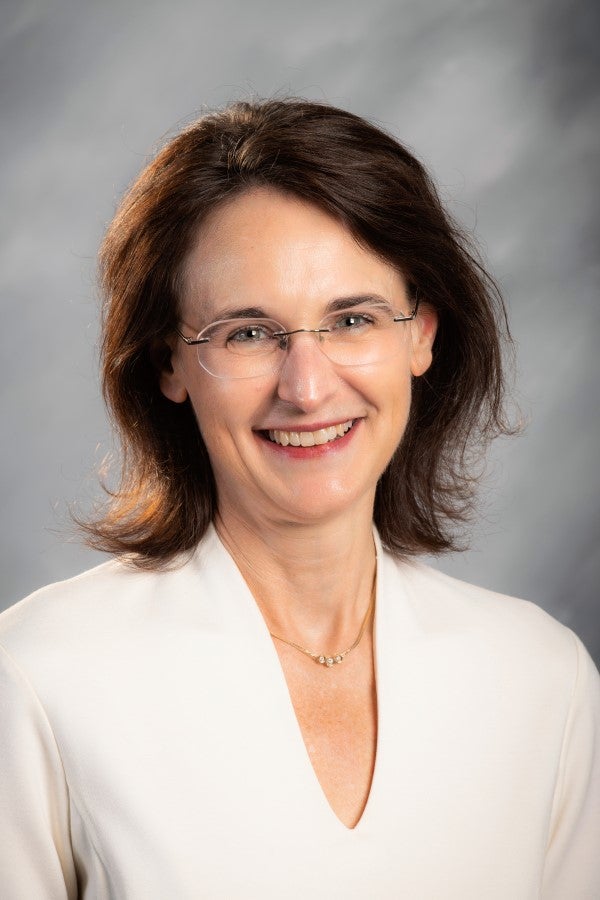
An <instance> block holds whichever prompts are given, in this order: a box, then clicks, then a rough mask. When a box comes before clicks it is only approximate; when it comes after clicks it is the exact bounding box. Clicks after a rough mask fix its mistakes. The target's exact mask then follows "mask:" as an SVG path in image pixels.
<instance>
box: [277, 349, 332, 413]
mask: <svg viewBox="0 0 600 900" xmlns="http://www.w3.org/2000/svg"><path fill="white" fill-rule="evenodd" d="M338 384H339V376H338V374H337V372H336V370H335V366H334V364H333V363H332V362H331V360H330V359H329V358H328V357H327V356H326V355H325V354H324V353H323V351H322V350H321V348H320V346H319V338H318V335H317V334H314V333H311V332H310V331H298V332H294V333H292V336H291V337H288V349H287V352H286V355H285V359H284V361H283V365H282V367H281V369H280V371H279V380H278V384H277V396H278V397H279V398H280V399H281V400H285V401H286V402H287V403H291V404H293V405H294V406H295V407H296V408H298V409H300V410H302V411H303V412H313V411H315V410H317V409H318V408H319V407H320V406H322V405H323V403H324V401H326V400H328V399H329V398H330V397H331V395H332V394H334V393H335V391H336V390H337V388H338Z"/></svg>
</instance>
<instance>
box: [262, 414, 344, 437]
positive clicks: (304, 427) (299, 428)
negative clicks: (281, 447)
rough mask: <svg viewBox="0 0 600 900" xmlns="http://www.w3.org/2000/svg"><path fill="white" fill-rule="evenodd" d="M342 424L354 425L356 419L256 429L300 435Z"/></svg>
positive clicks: (268, 426) (267, 426)
mask: <svg viewBox="0 0 600 900" xmlns="http://www.w3.org/2000/svg"><path fill="white" fill-rule="evenodd" d="M344 422H352V424H354V423H355V422H356V418H355V417H353V416H346V418H345V419H330V420H329V421H328V422H317V423H310V424H305V423H304V422H303V423H302V424H299V423H296V424H295V425H265V427H264V428H258V429H257V431H295V432H297V433H298V434H301V433H302V432H303V431H320V430H321V429H322V428H331V427H332V426H335V425H343V424H344Z"/></svg>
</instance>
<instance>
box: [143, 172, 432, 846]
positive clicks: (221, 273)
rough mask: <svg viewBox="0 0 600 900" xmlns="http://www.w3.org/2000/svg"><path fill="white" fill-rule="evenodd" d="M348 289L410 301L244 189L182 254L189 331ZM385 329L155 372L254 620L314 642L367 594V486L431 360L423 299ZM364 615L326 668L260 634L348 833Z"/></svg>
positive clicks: (360, 785) (369, 738) (393, 282)
mask: <svg viewBox="0 0 600 900" xmlns="http://www.w3.org/2000/svg"><path fill="white" fill-rule="evenodd" d="M357 294H361V295H362V294H377V295H379V296H381V297H383V298H385V299H386V300H387V301H388V302H389V304H390V306H392V307H393V308H394V309H396V310H400V311H402V312H404V313H408V312H410V311H411V304H410V302H409V300H408V297H407V291H406V285H405V281H404V278H403V277H402V275H401V274H400V273H399V272H397V271H396V270H395V269H394V268H393V267H391V266H390V265H388V264H386V263H384V262H382V260H381V259H379V258H378V257H377V256H376V255H375V254H374V253H372V252H371V251H368V250H365V249H364V248H362V247H360V246H359V245H358V244H357V243H356V241H355V240H354V238H353V237H352V235H351V234H350V233H349V232H348V231H347V230H346V229H345V228H344V227H343V226H342V225H341V224H340V223H338V222H337V221H336V220H334V219H333V218H331V217H329V216H328V215H326V214H325V213H323V212H321V211H320V210H319V209H318V208H317V207H314V206H312V205H310V204H307V203H304V202H302V201H300V200H297V199H295V198H291V197H289V196H286V195H283V194H280V193H278V192H275V191H273V190H271V189H266V188H260V189H253V190H251V191H250V192H248V193H245V194H243V195H242V196H240V197H238V198H236V199H235V200H233V201H231V202H230V203H228V204H227V205H225V206H222V207H220V208H219V209H218V210H217V211H216V212H215V213H213V214H212V217H211V218H210V219H209V221H208V223H206V224H205V225H204V227H203V228H202V231H201V233H200V234H199V236H198V239H197V242H196V245H195V247H194V248H193V249H192V251H191V253H190V254H189V258H188V260H187V269H186V290H185V296H184V298H183V301H182V308H181V311H180V313H181V320H182V323H183V324H182V330H183V332H184V333H185V334H186V335H193V334H194V333H195V332H196V333H197V332H198V331H199V330H200V329H201V328H202V327H204V326H205V325H206V324H208V323H210V322H212V321H215V320H216V319H219V318H222V317H225V316H226V315H227V314H228V313H227V311H228V310H230V309H232V308H236V307H237V308H244V307H260V308H261V309H262V310H264V315H266V316H268V317H271V318H274V319H276V320H277V321H279V322H281V324H282V325H283V326H284V327H285V328H286V329H289V330H292V329H295V328H301V327H308V328H314V327H315V326H316V325H317V323H318V322H319V321H320V320H321V318H322V317H323V315H324V313H325V311H326V308H327V305H328V304H329V303H331V301H332V300H336V299H339V298H342V297H348V296H354V295H357ZM394 327H395V328H397V329H398V334H397V352H396V353H395V355H394V356H392V357H390V358H387V359H385V360H382V361H380V362H378V363H377V364H372V365H368V366H360V367H341V366H336V365H335V364H334V363H332V362H331V361H330V360H329V359H328V358H327V357H326V356H325V355H324V354H323V352H322V351H321V349H320V348H319V345H318V342H317V341H316V339H315V337H314V335H310V334H299V335H295V336H294V337H292V339H291V342H290V349H289V350H288V353H287V356H286V358H285V361H284V364H283V367H282V368H281V370H280V372H278V373H274V374H269V375H267V376H261V377H258V378H251V379H244V380H231V379H230V380H227V379H222V378H215V377H214V376H212V375H210V374H208V373H207V372H205V371H204V370H203V369H202V368H201V367H200V366H199V365H198V361H197V358H196V353H195V349H194V348H192V347H188V346H187V345H186V344H185V343H184V342H183V341H181V340H179V339H177V338H174V339H173V340H172V342H171V343H170V347H171V351H172V352H171V360H170V365H168V366H167V368H166V369H165V370H164V371H163V372H162V374H161V389H162V391H163V393H164V394H165V395H166V396H167V397H168V398H169V399H171V400H172V401H174V402H178V403H180V402H183V401H185V400H186V399H187V398H188V397H189V398H190V400H191V403H192V406H193V408H194V410H195V414H196V418H197V421H198V425H199V427H200V430H201V432H202V435H203V438H204V441H205V443H206V446H207V449H208V452H209V455H210V459H211V463H212V466H213V470H214V474H215V480H216V484H217V491H218V501H219V502H218V505H219V514H218V520H217V523H216V525H217V529H218V531H219V534H220V536H221V539H222V540H223V541H224V543H225V545H226V546H227V548H228V550H229V552H230V553H231V554H232V556H233V558H234V559H235V561H236V563H237V565H238V566H239V568H240V570H241V572H242V574H243V575H244V577H245V579H246V581H247V583H248V585H249V587H250V589H251V591H252V593H253V595H254V597H255V599H256V602H257V604H258V606H259V608H260V610H261V612H262V614H263V616H264V619H265V622H266V624H267V626H268V628H269V630H270V631H272V632H274V633H276V634H279V635H282V636H284V637H287V638H288V639H289V640H293V641H295V642H297V643H299V644H300V645H302V646H303V647H306V648H310V649H311V650H315V651H317V650H318V651H319V652H320V651H321V650H326V651H328V652H330V651H336V650H342V649H345V648H346V647H348V646H350V645H351V644H352V643H353V641H354V639H355V637H356V635H357V633H358V630H359V628H360V624H361V622H362V619H363V617H364V614H365V611H366V609H367V607H368V605H369V596H370V592H371V586H372V581H373V577H374V569H375V553H374V546H373V539H372V514H373V503H374V497H375V489H376V485H377V481H378V478H379V477H380V475H381V473H382V472H383V470H384V469H385V467H386V465H387V463H388V462H389V459H390V458H391V456H392V454H393V452H394V450H395V448H396V446H397V445H398V443H399V442H400V440H401V438H402V435H403V432H404V429H405V427H406V422H407V418H408V413H409V409H410V396H411V381H412V378H413V377H418V376H420V375H422V374H423V373H424V372H425V371H426V370H427V368H428V367H429V365H430V364H431V348H432V344H433V340H434V337H435V329H436V317H435V314H434V312H433V310H432V309H431V308H429V307H428V306H427V305H426V304H422V306H421V307H420V309H419V313H418V315H417V318H416V319H415V320H414V321H412V322H403V323H398V324H397V325H396V326H394ZM347 420H353V422H354V425H353V427H352V429H351V430H350V432H349V433H348V434H347V435H346V436H345V437H344V438H343V439H341V440H340V441H334V442H332V443H329V444H327V445H325V446H324V447H320V448H306V450H302V449H296V450H294V451H290V449H289V448H282V447H279V446H278V445H275V444H273V443H271V442H269V441H268V440H267V439H266V437H265V431H268V430H269V429H282V430H287V431H298V432H301V431H314V430H316V429H317V428H321V427H325V426H329V425H334V424H338V423H341V422H346V421H347ZM282 598H285V600H283V599H282ZM371 625H372V622H370V623H369V627H368V629H367V630H366V631H365V635H364V637H363V639H362V641H361V643H360V644H359V646H358V647H357V648H356V650H354V651H353V652H352V653H351V654H350V655H349V656H348V657H347V658H346V659H345V660H344V662H343V663H342V664H341V665H340V666H336V667H335V669H332V670H326V669H324V668H323V667H321V666H318V665H316V664H315V662H314V661H313V660H311V659H310V658H309V657H308V656H305V655H304V654H302V653H300V652H298V651H297V650H295V649H293V648H292V647H289V646H288V645H286V644H284V643H282V642H280V641H275V646H276V648H277V652H278V653H279V657H280V660H281V665H282V668H283V671H284V674H285V677H286V680H287V684H288V687H289V690H290V697H291V700H292V703H293V705H294V709H295V712H296V716H297V718H298V722H299V725H300V729H301V731H302V735H303V737H304V741H305V744H306V748H307V752H308V754H309V757H310V760H311V763H312V765H313V768H314V770H315V774H316V776H317V778H318V780H319V782H320V784H321V787H322V789H323V791H324V793H325V796H326V797H327V799H328V801H329V803H330V805H331V807H332V809H333V811H334V812H335V814H336V815H337V816H338V818H339V819H340V820H341V821H342V822H343V823H344V824H345V825H346V826H347V827H350V828H352V827H354V826H355V825H356V823H357V822H358V820H359V819H360V816H361V815H362V812H363V809H364V807H365V804H366V801H367V798H368V793H369V789H370V784H371V780H372V775H373V767H374V761H375V748H376V739H377V702H376V685H375V676H374V664H373V639H372V628H371Z"/></svg>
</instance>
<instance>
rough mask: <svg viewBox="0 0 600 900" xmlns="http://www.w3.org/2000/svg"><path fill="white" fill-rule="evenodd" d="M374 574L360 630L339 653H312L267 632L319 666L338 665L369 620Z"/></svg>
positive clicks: (356, 641)
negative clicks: (349, 645)
mask: <svg viewBox="0 0 600 900" xmlns="http://www.w3.org/2000/svg"><path fill="white" fill-rule="evenodd" d="M376 576H377V572H375V575H373V586H372V588H371V598H370V600H369V607H368V609H367V611H366V613H365V617H364V619H363V620H362V625H361V626H360V631H359V632H358V635H357V637H356V640H355V641H354V643H353V644H352V646H351V647H348V649H347V650H341V651H340V652H339V653H332V654H331V655H329V654H328V653H312V652H311V651H310V650H307V649H306V647H301V646H300V644H296V643H294V641H288V640H287V639H286V638H283V637H280V636H279V635H278V634H273V632H272V631H270V632H269V634H270V635H271V637H272V638H274V639H275V640H276V641H282V643H284V644H288V645H289V646H290V647H294V648H295V649H296V650H299V651H300V652H301V653H305V654H306V656H310V658H311V659H314V661H315V662H317V663H319V665H321V666H327V668H328V669H330V668H331V667H332V666H334V665H336V664H337V665H339V664H340V663H341V662H342V661H343V659H344V658H345V657H346V656H348V654H349V653H351V652H352V650H354V649H355V647H358V645H359V644H360V641H361V638H362V636H363V634H364V631H365V628H366V626H367V622H368V621H369V618H370V616H371V613H372V612H373V606H374V604H375V583H376Z"/></svg>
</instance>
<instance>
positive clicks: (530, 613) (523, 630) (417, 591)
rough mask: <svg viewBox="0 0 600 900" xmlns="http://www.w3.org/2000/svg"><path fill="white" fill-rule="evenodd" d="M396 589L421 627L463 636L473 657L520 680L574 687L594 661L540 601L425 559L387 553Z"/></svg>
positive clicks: (437, 633) (431, 633) (432, 633)
mask: <svg viewBox="0 0 600 900" xmlns="http://www.w3.org/2000/svg"><path fill="white" fill-rule="evenodd" d="M385 558H386V566H387V569H388V573H389V574H388V578H389V581H388V584H389V585H390V588H391V592H392V593H393V594H396V595H397V596H402V598H403V600H404V602H405V603H406V605H407V606H408V608H409V610H410V616H411V619H412V620H413V621H414V623H415V627H416V628H417V629H418V630H419V631H420V632H421V633H422V634H427V635H429V636H438V637H440V636H442V635H445V636H446V637H448V636H450V635H453V636H454V637H455V638H457V639H460V644H461V647H462V648H463V650H464V652H465V654H466V656H467V659H468V658H469V657H470V658H471V659H472V660H473V661H475V660H478V661H479V662H480V664H481V667H482V669H485V668H488V667H489V669H490V671H493V670H495V671H496V672H499V671H500V670H503V671H504V672H505V673H506V674H507V675H508V674H509V673H511V679H512V680H514V681H516V682H522V681H524V680H526V681H528V682H531V681H540V682H545V683H546V684H547V685H548V683H553V684H555V685H556V686H558V685H560V686H561V690H566V691H567V693H568V691H569V685H571V687H573V685H574V684H575V682H576V680H577V679H578V676H580V675H581V669H582V667H583V668H584V669H587V670H589V671H591V672H592V677H595V675H596V674H597V673H595V669H594V664H593V662H592V661H591V659H590V658H589V655H588V654H587V651H586V650H585V647H584V646H583V644H582V643H581V641H580V640H579V638H578V637H577V636H576V635H575V634H574V633H573V632H572V631H571V630H570V629H569V628H567V627H566V626H565V625H563V624H562V623H560V622H558V621H557V620H556V619H555V618H554V617H553V616H551V615H550V614H549V613H547V612H546V611H545V610H543V609H542V608H541V607H539V606H537V605H536V604H534V603H532V602H530V601H527V600H521V599H519V598H517V597H511V596H508V595H506V594H501V593H497V592H495V591H491V590H488V589H486V588H482V587H479V586H477V585H473V584H469V583H467V582H464V581H460V580H458V579H456V578H452V577H450V576H449V575H445V574H444V573H442V572H440V571H438V570H437V569H433V568H432V567H431V566H428V565H425V564H423V563H422V562H419V561H409V562H400V561H398V560H396V559H393V558H392V557H391V556H389V555H388V554H385Z"/></svg>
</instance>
